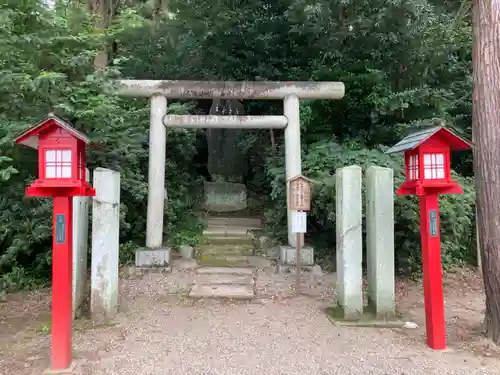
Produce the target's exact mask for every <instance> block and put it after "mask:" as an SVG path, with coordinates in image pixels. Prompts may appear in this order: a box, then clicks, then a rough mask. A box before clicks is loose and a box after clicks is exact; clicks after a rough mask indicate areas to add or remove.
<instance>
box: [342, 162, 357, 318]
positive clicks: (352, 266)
mask: <svg viewBox="0 0 500 375" xmlns="http://www.w3.org/2000/svg"><path fill="white" fill-rule="evenodd" d="M335 177H336V183H335V185H336V186H335V188H336V227H337V228H336V232H337V302H338V305H339V307H340V308H341V309H342V310H343V313H344V318H346V319H356V318H358V317H359V316H360V315H361V314H362V313H363V291H362V260H363V252H362V208H361V167H359V166H357V165H354V166H350V167H345V168H341V169H338V170H337V172H336V176H335Z"/></svg>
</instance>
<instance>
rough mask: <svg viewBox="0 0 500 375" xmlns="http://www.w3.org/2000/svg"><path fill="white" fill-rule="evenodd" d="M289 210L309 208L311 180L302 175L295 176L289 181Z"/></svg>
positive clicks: (308, 209) (306, 209) (305, 209)
mask: <svg viewBox="0 0 500 375" xmlns="http://www.w3.org/2000/svg"><path fill="white" fill-rule="evenodd" d="M289 184H290V186H289V189H290V195H289V196H290V201H289V203H288V206H289V209H290V210H291V211H310V210H311V181H310V180H309V179H308V178H306V177H304V176H296V177H294V178H291V179H290V181H289Z"/></svg>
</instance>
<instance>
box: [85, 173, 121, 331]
mask: <svg viewBox="0 0 500 375" xmlns="http://www.w3.org/2000/svg"><path fill="white" fill-rule="evenodd" d="M93 185H94V188H95V189H96V196H95V197H94V198H93V202H92V262H91V263H92V273H91V299H90V310H91V314H92V318H93V319H94V320H97V321H101V322H102V321H103V320H105V319H113V318H114V317H115V315H116V313H117V312H118V262H119V260H118V254H119V232H120V173H118V172H115V171H111V170H109V169H104V168H97V169H96V170H95V171H94V184H93Z"/></svg>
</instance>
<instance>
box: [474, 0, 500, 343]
mask: <svg viewBox="0 0 500 375" xmlns="http://www.w3.org/2000/svg"><path fill="white" fill-rule="evenodd" d="M472 55H473V57H472V60H473V71H474V73H473V75H474V88H473V92H472V101H473V103H472V104H473V105H472V135H473V141H474V145H475V147H474V170H475V177H476V192H477V202H478V220H479V241H480V247H481V252H482V272H483V279H484V286H485V294H486V314H485V321H484V322H485V329H486V335H487V336H488V337H489V338H491V339H492V340H493V341H494V342H495V343H496V344H500V1H499V0H473V50H472Z"/></svg>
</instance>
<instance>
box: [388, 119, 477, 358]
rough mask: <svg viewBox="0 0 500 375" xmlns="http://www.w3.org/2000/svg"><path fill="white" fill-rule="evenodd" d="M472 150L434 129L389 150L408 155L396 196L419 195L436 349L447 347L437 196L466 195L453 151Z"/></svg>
mask: <svg viewBox="0 0 500 375" xmlns="http://www.w3.org/2000/svg"><path fill="white" fill-rule="evenodd" d="M470 148H471V144H470V143H469V142H467V141H465V140H464V139H462V138H460V137H458V136H457V135H455V134H454V133H453V132H451V131H450V130H448V129H446V128H443V127H433V128H429V129H426V130H422V131H419V132H417V133H413V134H410V135H409V136H407V137H406V138H404V139H403V140H401V141H400V142H399V143H397V144H396V145H395V146H393V147H392V148H390V149H389V150H387V151H386V153H388V154H390V153H395V152H404V154H405V175H406V180H405V182H404V183H403V184H402V185H401V186H400V187H399V188H398V190H397V191H396V194H398V195H417V196H418V197H419V200H420V238H421V243H422V268H423V274H424V302H425V325H426V333H427V345H428V346H429V347H430V348H432V349H435V350H442V349H445V348H446V328H445V320H444V297H443V275H442V266H441V239H440V234H439V202H438V197H439V195H440V194H462V193H463V191H462V188H461V187H460V186H459V185H458V184H457V183H456V182H455V181H454V180H453V179H452V177H451V164H450V151H454V150H468V149H470Z"/></svg>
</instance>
